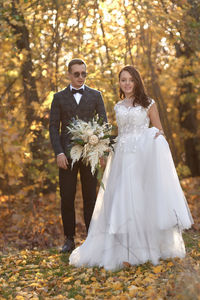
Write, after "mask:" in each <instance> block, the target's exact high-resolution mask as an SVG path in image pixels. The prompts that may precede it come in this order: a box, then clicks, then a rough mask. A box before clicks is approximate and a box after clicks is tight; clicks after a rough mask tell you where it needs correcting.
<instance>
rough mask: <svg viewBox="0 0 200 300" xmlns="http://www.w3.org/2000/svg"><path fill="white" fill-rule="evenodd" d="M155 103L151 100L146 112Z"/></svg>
mask: <svg viewBox="0 0 200 300" xmlns="http://www.w3.org/2000/svg"><path fill="white" fill-rule="evenodd" d="M154 103H155V101H154V100H153V99H151V103H150V104H149V106H148V107H147V111H148V110H149V109H150V108H151V106H152V105H153V104H154Z"/></svg>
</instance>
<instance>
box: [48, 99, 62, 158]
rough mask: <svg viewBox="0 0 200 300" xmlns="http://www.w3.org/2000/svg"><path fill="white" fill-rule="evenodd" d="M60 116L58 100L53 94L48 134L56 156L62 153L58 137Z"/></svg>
mask: <svg viewBox="0 0 200 300" xmlns="http://www.w3.org/2000/svg"><path fill="white" fill-rule="evenodd" d="M60 116H61V112H60V105H59V101H58V98H57V97H56V94H55V95H54V98H53V101H52V104H51V111H50V122H49V133H50V140H51V144H52V147H53V150H54V152H55V155H56V156H57V155H58V154H60V153H64V151H63V148H62V145H61V143H60V135H59V131H60V121H61V119H60Z"/></svg>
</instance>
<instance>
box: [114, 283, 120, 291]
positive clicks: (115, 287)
mask: <svg viewBox="0 0 200 300" xmlns="http://www.w3.org/2000/svg"><path fill="white" fill-rule="evenodd" d="M113 289H114V290H116V291H117V290H121V289H122V284H121V282H116V283H114V284H113Z"/></svg>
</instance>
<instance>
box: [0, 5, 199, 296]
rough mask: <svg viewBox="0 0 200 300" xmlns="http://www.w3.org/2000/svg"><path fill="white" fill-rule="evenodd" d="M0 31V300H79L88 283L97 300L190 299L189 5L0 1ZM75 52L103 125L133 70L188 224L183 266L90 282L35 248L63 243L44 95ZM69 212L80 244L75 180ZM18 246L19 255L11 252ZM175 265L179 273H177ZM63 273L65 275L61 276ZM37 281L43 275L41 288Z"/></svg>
mask: <svg viewBox="0 0 200 300" xmlns="http://www.w3.org/2000/svg"><path fill="white" fill-rule="evenodd" d="M0 24H1V27H0V38H1V39H0V211H1V218H0V262H1V261H2V262H4V264H3V265H2V266H3V267H1V268H0V275H1V276H2V278H1V279H0V293H1V292H2V293H3V294H2V295H4V298H2V299H13V298H12V297H14V299H18V298H17V297H18V296H17V295H18V294H19V293H21V291H22V290H23V293H25V296H23V295H24V294H19V297H21V298H19V299H29V298H31V297H32V296H30V295H35V296H34V297H35V298H34V299H38V298H37V297H39V296H38V295H39V294H41V295H43V296H44V298H45V297H47V299H49V298H51V297H54V296H55V295H60V294H62V295H65V296H62V295H61V296H60V298H58V299H67V298H66V297H69V298H70V297H72V298H73V297H75V298H76V299H87V297H89V295H90V294H92V292H91V287H92V284H94V286H93V290H92V291H93V292H94V293H97V292H98V293H101V292H102V297H103V298H102V299H106V297H110V296H111V295H112V294H113V293H116V295H119V293H121V291H122V293H125V292H127V293H128V295H129V296H130V292H131V293H132V296H134V295H136V296H137V297H138V299H139V298H140V297H141V299H146V298H145V297H147V290H146V289H147V288H149V290H148V291H149V293H150V294H151V295H152V298H148V299H157V298H156V297H157V295H158V296H159V295H160V297H161V296H162V297H164V296H166V295H168V296H167V299H187V300H188V299H192V300H194V299H197V298H196V296H197V295H198V294H200V284H199V282H200V273H199V271H198V270H199V256H200V255H199V251H200V235H199V229H200V201H199V198H200V189H199V183H200V180H199V179H200V126H199V125H200V124H199V122H200V110H199V108H200V82H199V77H200V64H199V59H200V3H199V0H177V1H176V0H152V1H147V0H146V1H145V0H135V1H134V0H94V1H91V0H71V1H69V0H5V1H4V0H0ZM75 57H79V58H82V59H84V60H85V62H86V64H87V71H88V77H87V81H86V84H87V85H89V86H90V87H92V88H96V89H98V90H100V91H101V92H102V95H103V98H104V102H105V106H106V110H107V114H108V120H109V122H110V123H112V124H115V122H116V121H115V115H114V110H113V107H114V105H115V103H116V102H117V101H119V89H118V72H119V70H120V69H121V68H122V67H123V66H124V65H126V64H131V65H134V66H135V67H136V68H137V69H138V70H139V71H140V73H141V75H142V77H143V79H144V83H145V86H146V89H147V91H148V94H149V96H150V97H152V98H153V99H155V101H156V102H157V105H158V108H159V112H160V116H161V120H162V124H163V127H164V130H165V133H166V136H167V140H168V142H169V145H170V148H171V151H172V155H173V158H174V162H175V165H176V169H177V172H178V174H179V177H180V179H181V184H182V187H183V189H184V192H185V195H186V198H187V200H188V202H189V206H190V209H191V211H192V215H193V217H194V221H195V224H194V225H193V228H192V231H189V232H188V233H186V234H185V236H184V238H185V242H186V246H187V249H188V250H187V251H188V253H189V254H188V259H189V260H186V262H185V263H180V264H179V263H178V264H177V265H176V264H175V263H174V262H173V263H172V262H169V263H168V262H166V264H165V265H163V267H162V266H161V267H159V268H157V269H152V267H151V266H149V265H147V266H144V268H143V269H140V267H139V268H136V269H133V270H132V271H131V270H130V271H129V272H127V273H126V272H125V273H122V275H120V276H121V277H122V278H121V279H118V277H113V276H112V278H111V277H109V276H108V277H102V276H104V275H105V274H106V273H103V274H104V275H102V273H101V271H97V270H96V271H95V272H96V273H95V272H93V273H91V274H90V276H89V275H87V274H89V273H87V271H82V270H80V271H74V270H72V271H73V273H72V274H75V275H73V276H74V277H73V276H71V275H69V274H71V269H67V267H66V265H67V262H66V258H62V257H61V260H60V256H59V255H58V251H57V250H55V252H51V254H50V252H41V251H40V252H37V251H36V250H34V249H40V250H41V249H45V248H46V249H50V248H51V247H57V246H60V245H61V244H62V237H63V234H62V223H61V217H60V200H59V191H58V169H57V166H56V163H55V157H54V153H53V150H52V147H51V144H50V140H49V132H48V126H49V111H50V105H51V101H52V98H53V94H54V93H55V92H57V91H60V90H61V89H63V88H65V87H66V86H67V84H68V83H69V81H68V78H67V64H68V62H69V61H70V60H71V59H72V58H75ZM115 133H116V132H115ZM76 212H77V238H76V242H77V244H78V243H80V242H81V240H83V239H84V238H85V228H84V225H83V217H82V201H81V189H80V183H79V184H78V191H77V197H76ZM35 247H36V248H35ZM25 248H27V249H29V250H26V251H29V252H26V251H24V250H21V252H17V253H18V254H16V253H15V252H14V254H12V253H13V251H14V250H17V251H19V250H20V249H25ZM31 251H33V252H31ZM45 251H54V250H45ZM52 253H54V254H52ZM55 253H56V254H55ZM48 256H49V261H47V257H48ZM34 266H35V267H34ZM37 266H38V272H42V271H41V270H42V269H41V268H43V269H44V274H43V275H41V273H39V274H40V275H37V276H39V277H37V276H36V277H35V273H34V272H32V273H28V274H27V276H26V272H28V271H27V270H28V269H30V268H31V269H34V268H37ZM54 267H55V269H54V274H53V275H52V273H51V274H50V272H52V268H54ZM19 270H22V271H19ZM23 270H24V271H23ZM34 270H36V269H34ZM56 270H57V271H56ZM180 270H182V271H181V272H182V274H183V275H182V277H177V276H178V275H177V274H178V273H179V272H180ZM47 271H48V272H47ZM190 271H191V272H190ZM19 272H21V273H19ZM23 272H24V273H23ZM30 272H31V271H30ZM35 272H36V271H35ZM56 272H57V273H56ZM66 272H69V274H68V273H66ZM79 272H80V274H81V275H80V274H79ZM81 272H82V273H81ZM84 272H85V275H84V274H83V273H84ZM99 272H100V273H99ZM131 272H133V273H131ZM187 272H190V273H189V275H187ZM18 273H19V274H20V275H19V276H18V275H17V274H18ZM13 274H14V275H13ZM55 274H57V275H55ZM66 274H68V275H69V276H71V277H69V278H71V279H70V280H68V279H66V276H68V275H66ZM95 274H96V275H95ZM162 274H164V275H162ZM192 274H193V275H192ZM79 275H80V276H86V277H87V278H89V279H87V280H86V279H84V278H83V277H82V279H81V280H82V281H80V280H79V282H78V283H77V288H76V282H77V280H76V281H75V277H76V276H79ZM157 275H158V277H159V276H161V277H159V278H158V277H156V276H157ZM40 276H43V277H40ZM88 276H89V277H88ZM105 276H107V275H105ZM123 276H125V277H126V280H124V279H123V278H125V277H123ZM133 276H134V278H135V280H136V281H135V282H134V283H133V281H132V278H133ZM20 278H21V279H20ZM24 278H26V279H24ZM38 278H43V279H42V280H43V281H42V282H43V283H41V282H40V281H39V279H38ZM102 278H103V279H102ZM109 278H110V279H109ZM116 278H117V279H116ZM119 278H120V277H119ZM160 278H161V279H160ZM177 278H179V279H177ZM19 279H20V281H19ZM104 279H105V280H104ZM107 279H108V281H109V283H108V285H107V283H106V282H107V281H106V280H107ZM84 280H85V281H84ZM137 280H138V281H137ZM162 280H163V281H162ZM167 280H169V281H167ZM176 280H178V281H176ZM129 281H130V284H132V285H130V286H132V287H133V288H132V290H129V286H128V284H129ZM83 282H84V284H83V285H84V287H83V289H82V290H80V284H82V283H83ZM131 282H132V283H131ZM153 282H154V283H153ZM166 282H168V283H166ZM176 282H177V283H176ZM71 283H72V285H71ZM104 283H105V285H104ZM189 283H191V285H189ZM63 284H64V285H66V286H65V290H63ZM87 284H89V285H88V287H87ZM153 284H154V288H155V289H154V288H153V289H152V286H153ZM184 284H185V285H184ZM195 284H196V285H195ZM74 285H75V288H74ZM95 285H96V286H95ZM98 285H99V286H98ZM175 287H177V290H176V289H175ZM184 287H185V289H184ZM190 287H192V288H190ZM87 288H88V290H87ZM187 289H189V290H188V292H187ZM66 290H68V291H67V292H66ZM155 290H156V292H155ZM175 290H176V292H174V291H175ZM30 291H31V292H30ZM87 291H88V296H87ZM119 291H120V292H119ZM185 291H186V292H185ZM65 292H66V293H67V294H66V293H65ZM28 293H29V294H30V293H31V294H30V295H29V294H28ZM34 293H36V294H34ZM42 293H44V294H42ZM63 293H65V294H63ZM109 293H110V294H109ZM173 293H175V294H176V295H177V293H182V296H183V297H182V298H173V297H174V294H173ZM183 293H184V295H183ZM150 294H149V295H150ZM20 295H21V296H20ZM27 295H29V296H30V297H29V298H27V297H28V296H27ZM66 295H68V296H66ZM151 295H150V296H149V297H151ZM129 296H127V297H129ZM15 297H16V298H15ZM23 297H25V298H23ZM55 297H56V296H55ZM62 297H63V298H62ZM78 297H79V298H78ZM81 297H82V298H81ZM92 297H93V296H92ZM99 297H100V298H98V299H101V296H99ZM116 297H117V296H116ZM162 297H161V298H162ZM170 297H172V298H170ZM184 297H185V298H184ZM161 298H159V299H161ZM40 299H42V298H40ZM55 299H57V298H55ZM88 299H89V298H88ZM92 299H93V298H92ZM114 299H117V298H114ZM120 299H122V298H120ZM123 299H129V298H123ZM163 299H165V298H163ZM198 299H199V298H198Z"/></svg>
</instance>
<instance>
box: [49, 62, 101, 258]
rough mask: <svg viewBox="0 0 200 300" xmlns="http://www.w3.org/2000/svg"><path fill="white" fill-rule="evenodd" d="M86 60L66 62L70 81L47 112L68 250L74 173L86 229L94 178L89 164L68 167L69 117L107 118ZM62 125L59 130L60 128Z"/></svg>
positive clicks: (71, 239) (65, 249) (71, 238)
mask: <svg viewBox="0 0 200 300" xmlns="http://www.w3.org/2000/svg"><path fill="white" fill-rule="evenodd" d="M86 76H87V73H86V64H85V62H84V61H83V60H81V59H73V60H71V61H70V62H69V65H68V77H69V79H70V84H69V85H68V86H67V88H65V89H64V90H62V91H60V92H58V93H56V94H54V98H53V101H52V105H51V112H50V126H49V131H50V139H51V143H52V146H53V149H54V152H55V155H56V160H57V165H58V167H59V185H60V196H61V214H62V222H63V227H64V235H65V243H64V245H63V247H62V250H61V252H63V253H68V252H69V253H70V252H71V251H72V250H73V249H74V248H75V243H74V235H75V224H76V222H75V209H74V200H75V193H76V183H77V174H78V171H79V172H80V178H81V185H82V195H83V203H84V221H85V226H86V229H87V231H88V228H89V224H90V220H91V217H92V213H93V209H94V205H95V201H96V186H97V179H96V176H93V175H92V173H91V170H90V166H86V165H85V164H83V162H82V161H78V162H76V163H75V164H74V166H73V168H72V169H71V159H70V157H69V153H68V152H69V151H68V150H69V146H70V135H69V132H68V130H67V126H68V125H69V123H70V122H71V121H72V118H76V117H78V118H79V119H81V120H84V121H86V122H87V121H89V120H91V119H92V118H93V117H94V116H95V115H96V114H98V115H99V116H100V117H102V118H103V120H104V121H105V122H107V118H106V112H105V108H104V103H103V99H102V96H101V93H100V92H99V91H97V90H94V89H91V88H89V87H88V86H86V85H85V84H84V83H85V79H86ZM60 127H61V132H60Z"/></svg>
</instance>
